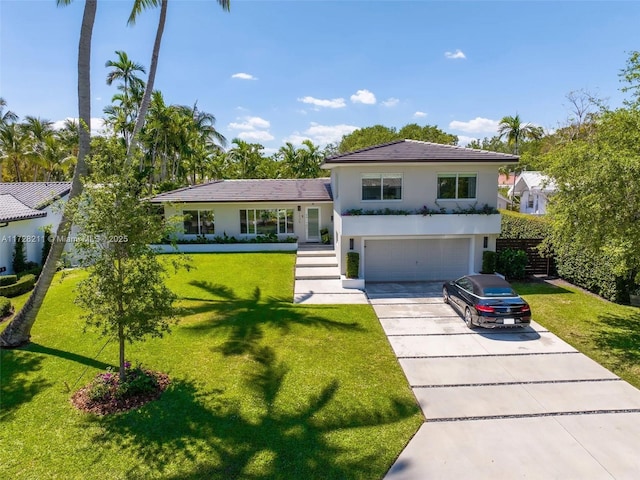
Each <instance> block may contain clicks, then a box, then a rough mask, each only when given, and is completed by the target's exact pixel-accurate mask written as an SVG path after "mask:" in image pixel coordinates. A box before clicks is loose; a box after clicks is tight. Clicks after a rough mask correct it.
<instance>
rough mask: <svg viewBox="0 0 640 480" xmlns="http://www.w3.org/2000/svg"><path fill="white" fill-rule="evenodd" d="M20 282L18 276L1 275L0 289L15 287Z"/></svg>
mask: <svg viewBox="0 0 640 480" xmlns="http://www.w3.org/2000/svg"><path fill="white" fill-rule="evenodd" d="M17 281H18V276H17V275H0V287H3V286H5V285H13V284H14V283H16V282H17Z"/></svg>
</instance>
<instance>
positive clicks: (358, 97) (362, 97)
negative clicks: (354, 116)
mask: <svg viewBox="0 0 640 480" xmlns="http://www.w3.org/2000/svg"><path fill="white" fill-rule="evenodd" d="M351 101H352V102H353V103H364V104H365V105H375V104H376V96H375V95H374V94H373V92H370V91H369V90H366V89H364V90H358V91H357V92H356V93H354V94H353V95H351Z"/></svg>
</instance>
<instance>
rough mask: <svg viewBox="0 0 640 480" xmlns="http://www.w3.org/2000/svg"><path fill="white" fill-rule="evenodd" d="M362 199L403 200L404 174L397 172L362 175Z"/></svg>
mask: <svg viewBox="0 0 640 480" xmlns="http://www.w3.org/2000/svg"><path fill="white" fill-rule="evenodd" d="M362 200H402V175H401V174H397V173H366V174H364V175H362Z"/></svg>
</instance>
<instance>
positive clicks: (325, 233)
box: [320, 228, 331, 245]
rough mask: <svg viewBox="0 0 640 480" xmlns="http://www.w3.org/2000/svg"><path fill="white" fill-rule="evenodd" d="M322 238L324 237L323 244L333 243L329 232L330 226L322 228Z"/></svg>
mask: <svg viewBox="0 0 640 480" xmlns="http://www.w3.org/2000/svg"><path fill="white" fill-rule="evenodd" d="M320 238H321V239H322V243H323V245H329V244H330V243H331V234H329V229H328V228H322V229H320Z"/></svg>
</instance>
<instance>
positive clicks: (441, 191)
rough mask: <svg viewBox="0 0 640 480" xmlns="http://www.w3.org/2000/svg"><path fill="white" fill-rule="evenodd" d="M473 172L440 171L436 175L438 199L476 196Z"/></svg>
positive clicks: (475, 177)
mask: <svg viewBox="0 0 640 480" xmlns="http://www.w3.org/2000/svg"><path fill="white" fill-rule="evenodd" d="M476 182H477V175H476V174H475V173H441V174H439V175H438V199H439V200H441V199H442V200H448V199H452V200H457V199H474V198H476Z"/></svg>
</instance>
